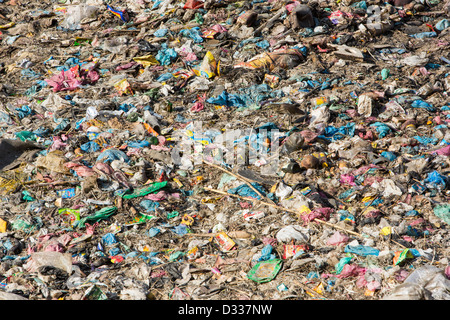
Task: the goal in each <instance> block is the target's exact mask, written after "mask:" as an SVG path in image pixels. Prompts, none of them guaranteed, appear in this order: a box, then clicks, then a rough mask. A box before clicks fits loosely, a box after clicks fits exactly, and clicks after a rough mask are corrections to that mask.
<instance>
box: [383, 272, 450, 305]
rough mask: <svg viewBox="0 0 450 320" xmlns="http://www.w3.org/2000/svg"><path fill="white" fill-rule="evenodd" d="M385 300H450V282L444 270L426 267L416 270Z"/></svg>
mask: <svg viewBox="0 0 450 320" xmlns="http://www.w3.org/2000/svg"><path fill="white" fill-rule="evenodd" d="M383 300H450V280H449V279H448V278H447V277H446V275H445V273H444V270H441V269H439V268H437V267H435V266H431V265H425V266H423V267H420V268H418V269H416V270H414V272H412V273H411V274H410V275H409V276H408V278H406V280H405V281H404V282H403V283H402V284H400V285H398V286H397V287H395V288H394V290H393V291H392V292H391V293H390V294H388V295H387V296H385V297H384V298H383Z"/></svg>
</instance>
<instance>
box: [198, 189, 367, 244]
mask: <svg viewBox="0 0 450 320" xmlns="http://www.w3.org/2000/svg"><path fill="white" fill-rule="evenodd" d="M203 189H205V190H207V191H212V192H216V193H220V194H223V195H226V196H232V197H236V198H240V199H243V200H250V201H254V202H258V203H261V204H264V205H266V206H270V207H273V208H275V209H278V210H280V211H287V212H291V213H294V214H295V215H298V214H299V212H297V211H295V210H291V209H287V208H283V207H280V206H277V205H276V204H271V203H268V202H264V201H261V200H258V199H255V198H249V197H242V196H239V195H236V194H232V193H227V192H224V191H221V190H216V189H213V188H208V187H204V188H203ZM312 221H316V222H319V223H321V224H324V225H327V226H329V227H332V228H335V229H339V230H342V231H344V232H347V233H349V234H352V235H354V236H357V237H359V238H364V237H363V235H361V234H359V233H357V232H353V231H350V230H347V229H345V228H343V227H340V226H337V225H335V224H332V223H329V222H326V221H323V220H320V219H317V218H315V219H314V220H312Z"/></svg>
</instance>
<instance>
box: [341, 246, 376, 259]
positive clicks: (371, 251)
mask: <svg viewBox="0 0 450 320" xmlns="http://www.w3.org/2000/svg"><path fill="white" fill-rule="evenodd" d="M344 252H348V253H354V254H357V255H360V256H364V257H365V256H369V255H370V256H378V254H379V253H380V250H378V249H375V248H372V247H369V246H363V245H357V246H351V245H346V246H345V248H344Z"/></svg>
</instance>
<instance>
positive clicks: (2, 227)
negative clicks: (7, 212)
mask: <svg viewBox="0 0 450 320" xmlns="http://www.w3.org/2000/svg"><path fill="white" fill-rule="evenodd" d="M7 226H8V223H7V222H6V221H5V220H3V219H2V218H0V233H3V232H6V227H7Z"/></svg>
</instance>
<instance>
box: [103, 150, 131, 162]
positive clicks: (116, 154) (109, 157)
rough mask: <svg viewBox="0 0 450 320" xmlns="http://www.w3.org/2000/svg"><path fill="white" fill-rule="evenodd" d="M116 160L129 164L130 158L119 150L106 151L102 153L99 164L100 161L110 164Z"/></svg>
mask: <svg viewBox="0 0 450 320" xmlns="http://www.w3.org/2000/svg"><path fill="white" fill-rule="evenodd" d="M114 160H121V161H125V162H128V161H130V158H128V156H127V155H126V154H125V152H123V151H120V150H117V149H106V150H105V151H103V152H102V153H100V154H99V156H98V157H97V162H98V161H103V162H109V161H114Z"/></svg>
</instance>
